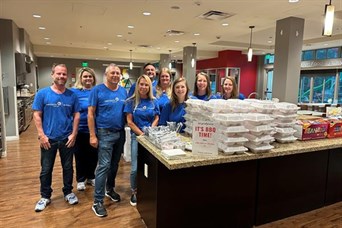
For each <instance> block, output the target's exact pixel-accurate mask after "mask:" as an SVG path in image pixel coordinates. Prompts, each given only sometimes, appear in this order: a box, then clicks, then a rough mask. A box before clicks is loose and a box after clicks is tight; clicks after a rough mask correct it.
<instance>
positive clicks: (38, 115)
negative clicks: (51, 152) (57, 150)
mask: <svg viewBox="0 0 342 228" xmlns="http://www.w3.org/2000/svg"><path fill="white" fill-rule="evenodd" d="M42 115H43V112H41V111H34V112H33V119H34V123H35V125H36V128H37V132H38V140H39V143H40V147H42V148H44V149H45V150H47V149H49V148H51V145H50V143H49V138H48V137H47V136H46V135H45V133H44V130H43V121H42Z"/></svg>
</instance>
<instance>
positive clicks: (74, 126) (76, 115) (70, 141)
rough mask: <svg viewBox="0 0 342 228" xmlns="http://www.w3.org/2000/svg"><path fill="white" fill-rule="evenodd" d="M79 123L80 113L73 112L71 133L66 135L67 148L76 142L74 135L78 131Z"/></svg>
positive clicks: (75, 135)
mask: <svg viewBox="0 0 342 228" xmlns="http://www.w3.org/2000/svg"><path fill="white" fill-rule="evenodd" d="M79 123H80V113H79V112H75V113H74V121H73V123H72V133H71V135H69V136H68V142H67V143H66V144H65V145H66V146H67V147H68V148H70V147H73V146H74V145H75V142H76V137H77V133H78V125H79Z"/></svg>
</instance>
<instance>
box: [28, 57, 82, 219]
mask: <svg viewBox="0 0 342 228" xmlns="http://www.w3.org/2000/svg"><path fill="white" fill-rule="evenodd" d="M51 77H52V79H53V84H52V86H50V87H46V88H43V89H41V90H39V91H38V93H37V95H36V97H35V99H34V102H33V106H32V109H33V110H34V113H33V118H34V122H35V124H36V128H37V132H38V140H39V143H40V147H41V172H40V194H41V199H40V200H39V201H38V203H37V204H36V207H35V211H36V212H40V211H42V210H44V209H45V207H46V206H47V205H48V204H50V202H51V194H52V188H51V183H52V170H53V166H54V163H55V159H56V154H57V150H58V151H59V156H60V158H61V163H62V168H63V184H64V187H63V194H64V199H65V200H66V201H67V202H68V203H69V204H71V205H73V204H77V203H78V199H77V197H76V195H75V194H74V193H73V192H72V188H73V187H72V180H73V167H72V164H73V153H74V152H73V149H74V144H75V141H76V136H77V131H78V124H79V119H80V113H79V109H80V107H79V103H78V98H77V96H76V94H74V93H73V92H72V91H71V90H69V89H67V88H66V87H65V84H66V82H67V78H68V73H67V67H66V66H65V65H64V64H55V65H53V66H52V72H51Z"/></svg>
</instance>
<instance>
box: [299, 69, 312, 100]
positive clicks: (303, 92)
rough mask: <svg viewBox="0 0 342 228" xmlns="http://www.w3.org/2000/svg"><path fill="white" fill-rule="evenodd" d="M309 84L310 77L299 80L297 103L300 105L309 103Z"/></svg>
mask: <svg viewBox="0 0 342 228" xmlns="http://www.w3.org/2000/svg"><path fill="white" fill-rule="evenodd" d="M310 82H311V77H307V76H303V77H301V78H300V83H299V98H298V101H299V102H301V103H309V102H310V84H311V83H310Z"/></svg>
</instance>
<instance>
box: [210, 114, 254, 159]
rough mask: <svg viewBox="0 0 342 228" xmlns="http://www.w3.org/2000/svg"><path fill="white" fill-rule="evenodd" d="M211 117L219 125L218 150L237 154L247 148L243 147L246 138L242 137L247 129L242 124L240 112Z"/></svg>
mask: <svg viewBox="0 0 342 228" xmlns="http://www.w3.org/2000/svg"><path fill="white" fill-rule="evenodd" d="M213 119H214V121H216V122H217V124H218V125H219V127H218V132H217V133H218V143H217V147H218V148H219V150H220V151H222V152H223V153H224V154H238V153H243V152H245V151H247V150H248V149H247V148H246V147H244V144H245V143H246V142H247V141H248V139H246V138H245V137H243V134H244V133H246V132H248V130H247V129H246V128H245V127H244V126H243V124H242V123H243V117H242V116H241V114H238V113H231V114H217V115H215V116H214V117H213Z"/></svg>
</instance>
